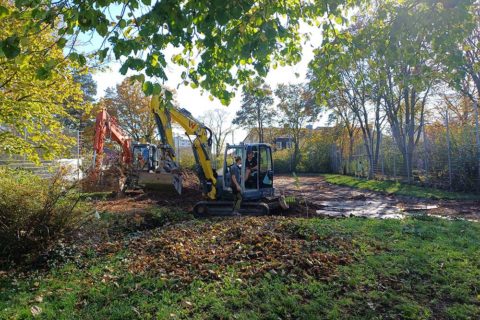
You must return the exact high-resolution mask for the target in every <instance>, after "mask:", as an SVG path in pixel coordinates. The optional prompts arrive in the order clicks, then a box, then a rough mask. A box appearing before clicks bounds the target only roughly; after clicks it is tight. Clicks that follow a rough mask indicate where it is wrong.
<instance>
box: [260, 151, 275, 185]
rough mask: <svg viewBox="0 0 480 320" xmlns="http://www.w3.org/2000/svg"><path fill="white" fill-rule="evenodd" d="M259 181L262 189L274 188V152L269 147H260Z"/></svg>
mask: <svg viewBox="0 0 480 320" xmlns="http://www.w3.org/2000/svg"><path fill="white" fill-rule="evenodd" d="M258 168H259V169H258V180H259V183H260V188H271V187H272V186H273V170H272V152H271V149H270V147H268V146H260V160H259V166H258Z"/></svg>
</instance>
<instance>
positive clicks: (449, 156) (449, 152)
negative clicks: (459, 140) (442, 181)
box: [445, 109, 452, 189]
mask: <svg viewBox="0 0 480 320" xmlns="http://www.w3.org/2000/svg"><path fill="white" fill-rule="evenodd" d="M445 125H446V126H447V149H448V186H449V187H450V189H452V156H451V150H450V127H449V124H448V109H447V111H446V112H445Z"/></svg>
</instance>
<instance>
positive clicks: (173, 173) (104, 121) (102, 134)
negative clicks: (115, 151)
mask: <svg viewBox="0 0 480 320" xmlns="http://www.w3.org/2000/svg"><path fill="white" fill-rule="evenodd" d="M106 138H110V140H112V141H115V142H117V143H118V144H119V145H120V146H121V148H122V154H121V157H120V163H119V164H120V170H121V171H122V172H121V173H122V174H120V175H119V174H118V173H117V174H113V175H112V177H111V178H112V179H113V180H116V181H114V182H112V181H110V182H109V183H107V185H114V186H115V189H119V190H118V191H122V192H123V191H126V190H132V189H160V190H162V191H165V190H169V189H171V187H172V186H173V187H174V188H175V190H176V191H177V192H178V193H179V194H180V193H181V190H182V181H181V175H180V174H179V172H178V166H177V164H176V163H175V162H174V161H171V158H170V157H168V156H166V155H168V153H167V152H165V151H164V150H161V152H159V147H157V146H156V145H154V144H151V143H138V142H132V140H131V139H130V138H129V137H128V136H127V134H126V133H124V131H123V130H122V129H121V127H120V126H119V124H118V121H117V119H116V118H115V117H113V116H111V115H110V114H109V113H108V112H107V110H106V109H102V110H100V112H99V113H98V114H97V117H96V123H95V137H94V144H93V147H94V155H93V157H94V160H93V163H94V164H93V170H92V174H91V177H92V178H93V180H94V181H96V182H99V180H101V179H100V177H101V173H104V172H105V171H106V170H104V168H102V164H103V157H104V146H105V140H106ZM160 147H161V146H160Z"/></svg>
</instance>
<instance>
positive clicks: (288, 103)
mask: <svg viewBox="0 0 480 320" xmlns="http://www.w3.org/2000/svg"><path fill="white" fill-rule="evenodd" d="M275 95H276V96H277V98H278V99H279V100H280V102H279V103H278V105H277V108H278V110H279V111H280V113H281V116H280V117H279V122H280V125H282V126H283V128H284V130H285V132H286V133H287V134H289V135H290V136H291V138H292V140H293V141H292V142H293V145H294V153H293V159H294V161H293V165H292V169H293V170H296V166H297V164H298V162H299V160H300V159H299V156H300V138H301V136H302V130H303V129H304V128H305V125H306V124H307V123H309V122H313V121H315V120H316V119H317V116H318V114H319V112H320V108H319V107H318V106H317V104H316V103H315V97H314V94H313V92H312V91H310V90H309V89H308V87H307V86H306V85H305V84H290V85H286V84H280V85H278V87H277V89H276V90H275Z"/></svg>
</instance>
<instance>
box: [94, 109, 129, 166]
mask: <svg viewBox="0 0 480 320" xmlns="http://www.w3.org/2000/svg"><path fill="white" fill-rule="evenodd" d="M107 135H109V137H110V138H111V139H112V140H114V141H115V142H117V143H118V144H119V145H120V146H121V147H122V163H125V164H131V163H132V160H133V159H132V154H131V151H130V148H131V144H132V142H131V140H130V138H128V137H127V136H126V135H125V134H124V133H123V131H122V129H121V128H120V127H119V125H118V123H117V120H116V119H115V117H112V116H111V115H109V114H108V112H107V110H106V109H102V110H101V111H100V112H99V113H98V114H97V118H96V121H95V138H94V143H93V148H94V163H95V171H98V170H99V169H100V167H101V165H102V160H103V148H104V145H105V138H106V137H107Z"/></svg>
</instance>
